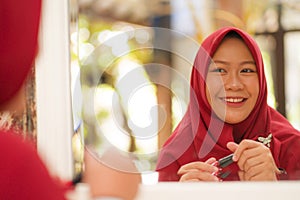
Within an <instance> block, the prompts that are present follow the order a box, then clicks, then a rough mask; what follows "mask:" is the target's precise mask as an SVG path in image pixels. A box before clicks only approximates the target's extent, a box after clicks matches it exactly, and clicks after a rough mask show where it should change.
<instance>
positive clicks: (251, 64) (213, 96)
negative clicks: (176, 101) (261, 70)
mask: <svg viewBox="0 0 300 200" xmlns="http://www.w3.org/2000/svg"><path fill="white" fill-rule="evenodd" d="M232 55H234V56H232ZM212 59H213V62H212V64H210V65H209V67H208V72H207V76H206V84H207V87H206V96H207V100H208V102H209V104H210V105H211V107H212V108H213V110H214V112H215V113H216V115H217V116H218V117H219V118H220V119H223V120H224V121H225V122H227V123H230V124H236V123H239V122H241V121H243V120H244V119H246V118H247V117H248V115H249V114H250V112H251V111H252V110H253V108H254V106H255V103H256V100H257V97H258V93H259V82H258V76H257V70H256V65H255V61H254V59H253V57H252V55H251V52H250V51H249V49H248V47H247V46H246V44H245V43H244V42H243V40H242V38H240V37H239V35H238V34H235V32H232V33H229V34H227V35H226V36H225V38H224V40H223V42H222V43H221V44H220V46H219V47H218V49H217V51H216V53H215V54H214V56H213V58H212ZM218 80H221V82H220V81H218ZM224 106H225V109H224Z"/></svg>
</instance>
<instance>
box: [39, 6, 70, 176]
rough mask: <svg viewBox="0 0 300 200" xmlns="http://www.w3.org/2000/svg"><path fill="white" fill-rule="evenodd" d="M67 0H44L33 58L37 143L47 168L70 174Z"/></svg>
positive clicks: (59, 174)
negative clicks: (34, 65)
mask: <svg viewBox="0 0 300 200" xmlns="http://www.w3.org/2000/svg"><path fill="white" fill-rule="evenodd" d="M68 4H69V1H68V0H44V1H43V4H42V5H43V9H42V20H41V29H40V38H39V39H40V40H39V54H38V57H37V60H36V106H37V145H38V151H39V153H40V155H41V157H42V158H43V159H44V161H45V163H46V165H47V166H48V168H49V170H50V172H51V173H52V174H53V175H58V176H59V177H60V178H62V179H66V180H69V179H71V177H72V174H73V161H72V149H71V136H72V134H73V131H72V128H73V127H72V115H71V114H72V112H71V89H70V50H69V47H70V43H69V9H68Z"/></svg>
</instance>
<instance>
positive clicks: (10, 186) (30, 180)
mask: <svg viewBox="0 0 300 200" xmlns="http://www.w3.org/2000/svg"><path fill="white" fill-rule="evenodd" d="M0 158H1V165H0V188H1V189H0V199H6V200H10V199H11V200H16V199H24V200H26V199H28V200H29V199H32V200H34V199H36V200H41V199H43V200H63V199H65V198H64V192H65V188H64V187H62V185H59V183H58V182H56V181H54V180H53V179H52V178H51V177H50V175H49V173H48V171H47V169H46V167H45V165H44V164H43V163H42V161H41V160H40V158H39V156H38V154H37V152H36V150H35V148H34V147H33V145H30V144H29V143H25V142H24V141H23V139H22V138H19V136H17V135H15V134H14V133H10V132H7V133H6V132H3V131H0Z"/></svg>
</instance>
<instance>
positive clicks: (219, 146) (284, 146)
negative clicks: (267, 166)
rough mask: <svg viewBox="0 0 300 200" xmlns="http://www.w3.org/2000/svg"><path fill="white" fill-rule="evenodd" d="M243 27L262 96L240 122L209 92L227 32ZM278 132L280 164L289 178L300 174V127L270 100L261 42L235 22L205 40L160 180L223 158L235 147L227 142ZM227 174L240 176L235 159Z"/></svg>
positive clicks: (161, 162) (163, 156)
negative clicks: (215, 107)
mask: <svg viewBox="0 0 300 200" xmlns="http://www.w3.org/2000/svg"><path fill="white" fill-rule="evenodd" d="M231 31H234V32H236V33H238V34H239V35H240V36H241V37H242V38H243V40H244V42H245V43H246V45H247V46H248V48H249V49H250V52H251V54H252V56H253V58H254V60H255V63H256V67H257V73H258V78H259V85H260V88H259V89H260V90H259V96H258V99H257V102H256V105H255V107H254V109H253V110H252V112H251V113H250V115H249V116H248V117H247V118H246V119H245V120H244V121H242V122H240V123H238V124H228V123H225V122H223V121H222V120H220V119H219V118H218V117H216V116H215V114H214V113H213V112H212V110H211V107H210V105H209V103H208V101H207V98H206V94H205V86H206V85H205V77H206V74H207V67H208V64H209V62H210V61H211V58H212V56H213V54H214V53H215V51H216V49H217V47H218V46H219V45H220V43H221V41H222V39H223V38H224V36H225V35H226V34H227V33H229V32H231ZM270 133H272V135H273V138H272V141H271V144H270V145H271V147H270V149H271V151H272V154H273V157H274V160H275V162H276V164H277V166H278V167H280V168H284V169H285V170H286V171H287V173H288V174H287V176H284V177H283V176H282V177H281V178H283V179H300V133H299V131H298V130H296V129H295V128H293V127H292V126H291V124H290V123H289V122H288V121H287V120H286V119H285V118H284V117H283V116H282V115H281V114H280V113H278V112H277V111H275V110H274V109H272V108H271V107H270V106H268V105H267V86H266V78H265V74H264V64H263V60H262V56H261V52H260V50H259V47H258V45H257V44H256V42H255V41H254V40H253V39H252V37H251V36H250V35H248V34H247V33H246V32H244V31H242V30H240V29H237V28H233V27H226V28H221V29H219V30H218V31H216V32H214V33H213V34H211V35H210V36H209V37H208V38H206V39H205V40H204V42H203V43H202V45H201V47H200V49H199V51H198V53H197V56H196V59H195V62H194V66H193V70H192V75H191V90H190V102H189V105H188V109H187V112H186V114H185V116H184V117H183V119H182V120H181V122H180V123H179V125H178V126H177V128H176V129H175V131H174V132H173V134H172V135H171V136H170V138H169V139H168V140H167V141H166V143H165V144H164V147H163V149H162V150H161V152H160V155H159V158H158V163H157V169H156V170H157V171H158V172H159V180H160V181H178V180H179V178H180V177H179V176H178V175H177V171H178V169H179V168H180V167H181V166H182V165H185V164H187V163H190V162H194V161H206V160H207V159H208V158H210V157H215V158H216V159H219V158H221V157H224V156H226V155H229V154H231V153H232V152H231V151H230V150H228V149H227V147H226V144H227V143H228V142H230V141H235V142H237V143H239V142H240V141H241V140H243V139H252V140H257V139H258V137H267V136H268V135H269V134H270ZM228 168H230V170H231V171H232V173H231V175H230V176H228V177H227V178H226V179H225V181H226V180H239V177H238V174H237V171H238V167H237V165H236V164H235V163H234V164H232V165H229V166H228Z"/></svg>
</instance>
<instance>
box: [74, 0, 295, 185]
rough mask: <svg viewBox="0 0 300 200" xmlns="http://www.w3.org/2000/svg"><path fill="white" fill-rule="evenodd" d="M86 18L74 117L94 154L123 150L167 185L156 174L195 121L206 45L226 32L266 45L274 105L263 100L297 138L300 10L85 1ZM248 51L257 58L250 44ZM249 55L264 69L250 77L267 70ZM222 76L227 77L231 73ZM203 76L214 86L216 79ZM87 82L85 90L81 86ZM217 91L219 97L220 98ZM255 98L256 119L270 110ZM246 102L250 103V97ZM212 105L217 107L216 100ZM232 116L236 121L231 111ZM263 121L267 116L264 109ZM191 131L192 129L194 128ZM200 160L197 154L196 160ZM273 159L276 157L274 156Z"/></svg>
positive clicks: (163, 0)
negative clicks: (196, 78)
mask: <svg viewBox="0 0 300 200" xmlns="http://www.w3.org/2000/svg"><path fill="white" fill-rule="evenodd" d="M78 9H79V12H78V22H77V23H78V28H77V29H72V31H71V43H72V44H71V45H72V49H71V50H72V60H73V61H74V62H72V63H73V64H72V70H71V71H72V73H73V72H74V73H73V76H72V77H73V80H75V81H74V84H73V85H74V88H77V89H76V90H75V89H74V91H77V93H76V92H74V93H73V99H74V102H73V109H74V110H73V114H74V113H80V114H78V115H77V117H74V119H75V123H74V129H75V130H79V129H78V127H80V135H82V136H83V137H84V143H85V145H88V146H92V147H93V149H94V150H95V151H96V152H97V153H98V154H99V155H101V153H103V152H104V151H105V150H106V149H107V148H109V146H114V147H116V148H117V149H119V150H120V151H121V152H123V153H126V154H128V155H129V156H132V157H134V158H135V160H136V166H137V167H138V169H139V171H141V172H143V182H144V183H145V184H150V183H155V182H157V181H158V174H157V173H154V171H155V170H156V169H157V159H158V157H159V155H162V154H161V149H162V146H163V145H164V144H165V142H166V141H167V140H168V139H169V138H170V136H171V134H172V133H173V132H174V131H175V129H176V127H180V126H178V124H180V123H184V122H182V120H184V119H185V118H184V116H185V114H186V113H188V112H189V111H188V109H189V108H190V107H189V105H190V100H191V96H193V94H191V93H190V91H191V86H190V81H191V80H190V77H191V72H192V68H193V64H194V59H195V58H196V54H197V52H198V50H199V48H200V45H201V44H202V42H204V40H205V38H207V37H208V36H209V35H210V34H212V33H213V32H214V31H216V30H218V29H219V28H221V27H226V26H233V27H237V28H239V29H241V30H244V31H245V32H247V33H248V34H249V35H250V36H251V37H252V38H253V39H254V40H255V41H256V42H257V44H258V46H259V49H260V51H261V54H262V57H263V62H264V73H265V79H266V82H267V88H265V89H266V90H267V93H266V94H267V96H266V97H263V98H266V99H267V103H268V105H269V106H270V107H272V108H274V109H275V110H277V111H278V113H281V114H282V115H283V116H284V117H286V118H287V119H288V121H289V122H290V123H291V125H292V126H293V127H294V128H295V129H297V130H299V129H300V99H299V98H300V95H299V91H298V90H297V89H295V87H294V86H295V85H298V84H297V83H298V82H299V80H298V78H297V77H298V75H297V74H299V73H300V69H299V67H298V66H299V64H300V63H299V62H300V61H299V59H297V57H298V53H297V52H299V51H296V49H295V48H298V47H297V46H299V45H294V44H295V43H299V42H300V41H299V40H300V23H299V21H297V20H292V19H297V18H298V17H299V16H298V15H300V10H299V7H298V6H297V1H284V2H281V1H273V0H269V1H264V2H261V1H251V2H250V1H235V3H232V1H223V0H216V1H207V0H201V1H199V0H197V1H196V0H191V1H184V0H155V1H147V0H144V1H133V0H126V1H123V0H122V1H121V0H109V1H102V0H97V1H88V0H78ZM237 37H238V36H237ZM244 43H247V42H245V41H244ZM238 44H239V43H237V44H234V45H231V46H237V45H238ZM247 46H248V48H250V49H251V47H249V44H247ZM292 46H293V48H292ZM220 48H221V47H220ZM200 49H201V48H200ZM294 49H295V50H294ZM200 51H201V50H200ZM208 53H210V52H209V51H208ZM250 53H251V54H250V55H251V56H250V57H249V58H251V59H252V60H251V59H250V60H251V62H252V61H253V62H254V63H255V64H256V65H254V66H255V67H254V68H253V65H251V64H250V65H249V66H247V67H246V70H243V72H244V71H249V69H250V71H251V70H252V71H259V70H260V69H258V68H259V67H260V66H259V65H258V63H257V61H258V60H255V58H254V55H253V52H250ZM204 54H205V53H204ZM206 56H212V58H211V59H212V62H215V63H216V65H214V66H211V65H210V67H209V68H208V71H209V72H211V71H214V70H215V68H216V69H218V70H220V65H219V63H218V62H216V59H215V58H214V56H213V55H206ZM247 62H248V60H247ZM249 62H250V61H249ZM211 67H212V68H211ZM225 67H226V66H225ZM225 67H224V66H221V68H225ZM252 68H253V69H252ZM222 70H224V71H226V68H225V69H222ZM236 70H237V69H236ZM227 71H229V70H228V69H227ZM214 72H215V71H214ZM222 72H223V71H221V72H220V73H222ZM200 74H201V73H200ZM250 74H251V73H250ZM201 75H203V76H205V77H206V76H209V77H210V73H208V74H201ZM256 75H257V74H256ZM258 75H260V72H259V73H258ZM206 78H207V77H206ZM218 81H219V82H225V80H219V78H217V79H216V80H215V81H212V82H214V83H216V82H218ZM79 82H80V86H78V85H77V86H76V84H78V83H79ZM249 82H251V84H250V85H251V86H249V87H250V88H251V87H254V85H255V81H253V80H251V81H249ZM258 82H259V84H258V85H259V86H257V87H258V88H259V89H258V90H259V91H261V92H262V91H265V89H262V88H261V83H262V82H261V80H260V79H259V81H258ZM194 87H195V86H193V89H194ZM78 88H80V89H78ZM208 90H211V91H212V90H213V88H209V89H208ZM224 90H226V86H225V83H224V88H223V89H221V91H223V93H225V92H224ZM195 91H196V90H195ZM210 95H212V94H210ZM243 95H245V94H243ZM206 96H209V95H207V94H206ZM256 96H257V97H256V98H255V100H254V104H253V107H255V109H254V110H256V109H257V107H258V106H256V105H255V103H256V102H260V103H261V101H260V100H259V99H261V97H260V96H261V94H257V95H256ZM239 97H241V98H243V99H242V100H241V101H244V99H245V98H246V95H245V96H241V95H240V96H239ZM195 98H196V97H195ZM197 98H198V97H197ZM78 99H82V102H80V101H79V102H78V101H77V100H78ZM75 100H76V101H77V102H75ZM238 100H239V99H233V98H229V99H228V101H230V102H231V101H232V102H231V104H234V103H236V101H238ZM208 101H209V100H208ZM209 103H210V106H211V107H213V105H212V104H214V102H213V100H212V102H209ZM216 104H217V103H216ZM228 104H230V103H228ZM198 106H199V107H198ZM202 106H203V105H202V104H199V105H197V106H196V108H194V109H192V111H193V112H195V111H196V110H197V109H200V110H201V108H202ZM224 109H225V108H223V109H222V110H223V112H224ZM187 111H188V112H187ZM226 111H228V112H229V113H230V109H229V108H228V107H226ZM193 112H192V113H193ZM215 112H216V115H217V119H222V120H223V121H225V123H229V124H230V123H233V124H235V123H239V122H240V121H238V122H235V121H234V122H230V121H226V115H225V116H224V115H223V114H222V113H219V114H218V112H217V111H215ZM249 112H250V111H249ZM257 112H260V111H259V109H258V111H257ZM266 112H267V111H266ZM193 114H194V113H193ZM201 114H202V113H201ZM196 115H199V114H196ZM233 115H235V116H236V115H239V114H236V113H233ZM201 116H202V115H201ZM248 116H251V115H250V114H249V113H248V114H247V113H246V114H245V118H243V119H242V120H241V121H243V120H245V119H246V118H247V117H248ZM198 118H199V116H198ZM224 118H225V120H224ZM196 121H199V119H198V120H196ZM185 123H190V124H192V122H190V121H187V122H185ZM251 123H258V122H253V121H252V122H251ZM208 125H209V124H208ZM75 126H76V127H75ZM195 126H198V125H195ZM223 126H227V124H225V125H224V123H222V124H221V125H220V127H217V128H216V129H218V128H219V129H222V127H223ZM254 130H256V129H254ZM291 130H294V129H291ZM247 131H248V132H249V131H251V130H250V129H249V130H247ZM247 131H243V132H247ZM256 131H259V130H256ZM192 132H194V133H196V132H197V131H192ZM292 132H293V131H292ZM296 132H297V131H296ZM249 134H250V133H249ZM195 135H196V134H194V135H193V134H192V138H193V137H196V136H197V135H196V136H195ZM239 137H240V138H238V139H237V138H235V139H234V140H233V141H235V142H236V143H237V144H239V143H240V142H241V140H242V139H244V135H241V136H239ZM255 137H263V139H262V140H263V142H264V141H266V144H267V140H268V137H269V133H268V134H267V135H255ZM270 137H271V136H270ZM272 137H273V138H272V141H273V142H275V140H276V137H275V139H274V135H272ZM245 138H247V139H253V138H249V137H246V136H245ZM184 139H185V137H184V138H179V142H180V144H182V143H184ZM257 139H258V138H255V139H253V140H257ZM269 139H270V138H269ZM203 140H204V139H203ZM216 140H218V138H217V139H216ZM228 140H229V139H228ZM169 141H170V140H169ZM190 141H191V140H190ZM226 141H227V140H226ZM215 143H218V142H214V144H215ZM189 145H190V143H188V144H186V145H181V146H183V147H184V148H185V149H188V147H189ZM224 145H225V146H224ZM232 145H233V144H232ZM212 146H214V145H212ZM221 147H222V148H226V155H227V154H230V152H231V150H230V149H231V148H236V147H230V148H227V147H226V143H224V144H221ZM81 148H82V147H81ZM174 148H177V150H178V151H179V152H180V155H178V156H179V157H180V156H181V155H182V154H183V152H184V150H185V149H184V150H182V149H180V148H179V147H178V146H176V147H174ZM216 148H218V147H217V145H216ZM245 148H246V147H245ZM247 148H248V146H247ZM272 148H273V147H271V149H272ZM181 150H182V151H181ZM199 151H200V150H199V149H198V150H197V152H199ZM227 151H228V152H227ZM232 151H234V150H233V149H232ZM216 152H217V153H215V154H216V155H210V156H209V157H216V159H219V158H221V157H223V156H225V153H224V151H220V152H222V153H218V151H216ZM269 153H270V152H269ZM271 153H273V154H274V153H275V150H274V151H273V150H272V151H271ZM223 154H224V155H223ZM170 155H171V156H174V155H173V154H170ZM175 157H176V156H175ZM200 157H201V156H200ZM209 157H205V156H202V157H201V159H202V160H203V161H204V162H205V161H206V162H209V163H210V162H212V163H213V162H215V161H216V160H210V161H208V159H209ZM274 157H275V156H274ZM198 158H199V155H198ZM175 160H176V159H175ZM192 160H193V159H191V160H189V162H190V161H192ZM173 161H174V160H173ZM177 161H178V160H177ZM193 161H195V160H193ZM273 161H274V163H275V164H276V163H277V164H278V162H279V161H278V160H276V159H275V160H272V162H273ZM178 162H183V163H184V162H186V161H180V160H179V161H178ZM272 162H271V163H272ZM295 162H296V161H295ZM296 163H297V162H296ZM210 164H211V163H210ZM295 165H296V164H295ZM295 165H294V166H295ZM181 166H184V165H181V164H180V166H176V167H175V168H174V169H172V170H174V172H172V173H173V174H176V176H177V172H178V170H179V169H180V167H181ZM164 167H165V166H164ZM164 167H162V168H164ZM278 167H280V166H278ZM184 170H186V171H184ZM188 170H189V169H185V168H183V170H182V171H181V172H182V174H184V175H186V177H187V176H190V175H189V173H187V171H188ZM231 170H233V169H231ZM235 170H236V169H235ZM279 170H281V169H279ZM284 170H285V169H284ZM167 171H168V170H167ZM281 172H282V171H280V172H278V173H281ZM168 173H169V172H168ZM273 175H274V174H273ZM166 176H168V175H166ZM295 176H297V175H295ZM229 177H230V176H229ZM212 178H213V177H212ZM236 178H237V176H236ZM238 178H239V179H241V177H238ZM273 178H274V177H273ZM179 179H180V178H175V179H172V178H171V179H169V178H166V179H164V178H162V179H160V180H179ZM233 179H234V178H233Z"/></svg>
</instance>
